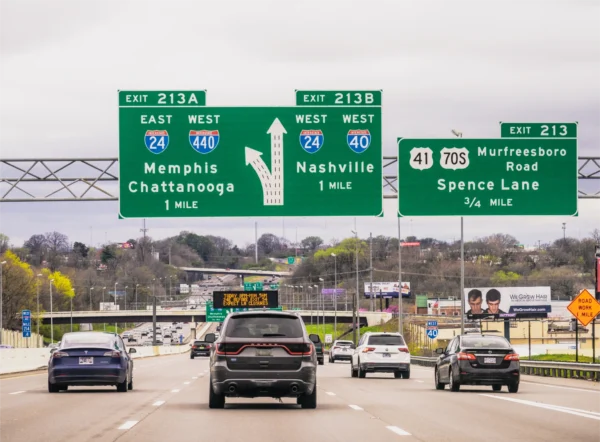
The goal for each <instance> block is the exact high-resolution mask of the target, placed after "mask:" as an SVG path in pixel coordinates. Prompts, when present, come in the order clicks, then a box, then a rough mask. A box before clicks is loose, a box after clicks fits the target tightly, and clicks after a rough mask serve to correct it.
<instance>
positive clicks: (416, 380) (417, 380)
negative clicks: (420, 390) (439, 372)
mask: <svg viewBox="0 0 600 442" xmlns="http://www.w3.org/2000/svg"><path fill="white" fill-rule="evenodd" d="M413 381H415V382H420V383H421V384H422V383H424V382H425V381H422V380H420V379H413Z"/></svg>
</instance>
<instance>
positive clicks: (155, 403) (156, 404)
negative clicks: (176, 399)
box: [152, 401, 165, 407]
mask: <svg viewBox="0 0 600 442" xmlns="http://www.w3.org/2000/svg"><path fill="white" fill-rule="evenodd" d="M164 403H165V401H156V402H154V403H153V404H152V405H153V406H154V407H160V406H161V405H162V404H164Z"/></svg>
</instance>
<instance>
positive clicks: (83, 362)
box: [79, 357, 94, 365]
mask: <svg viewBox="0 0 600 442" xmlns="http://www.w3.org/2000/svg"><path fill="white" fill-rule="evenodd" d="M93 364H94V358H92V357H86V358H79V365H93Z"/></svg>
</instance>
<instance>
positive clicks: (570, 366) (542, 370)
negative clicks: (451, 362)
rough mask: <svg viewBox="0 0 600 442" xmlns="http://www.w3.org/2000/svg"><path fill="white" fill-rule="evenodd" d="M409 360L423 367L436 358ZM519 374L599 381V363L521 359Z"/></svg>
mask: <svg viewBox="0 0 600 442" xmlns="http://www.w3.org/2000/svg"><path fill="white" fill-rule="evenodd" d="M410 359H411V362H412V363H414V364H416V365H422V366H425V367H434V366H435V362H436V361H437V358H428V357H424V356H411V358H410ZM521 374H526V375H533V376H547V377H553V378H572V379H589V380H593V381H597V382H598V381H600V364H583V363H576V362H552V361H521Z"/></svg>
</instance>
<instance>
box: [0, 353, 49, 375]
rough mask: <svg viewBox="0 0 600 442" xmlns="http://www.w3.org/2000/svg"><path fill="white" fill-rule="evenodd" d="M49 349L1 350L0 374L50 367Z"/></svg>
mask: <svg viewBox="0 0 600 442" xmlns="http://www.w3.org/2000/svg"><path fill="white" fill-rule="evenodd" d="M48 359H50V349H49V348H5V349H1V350H0V374H7V373H19V372H23V371H31V370H37V369H40V368H46V367H48Z"/></svg>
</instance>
